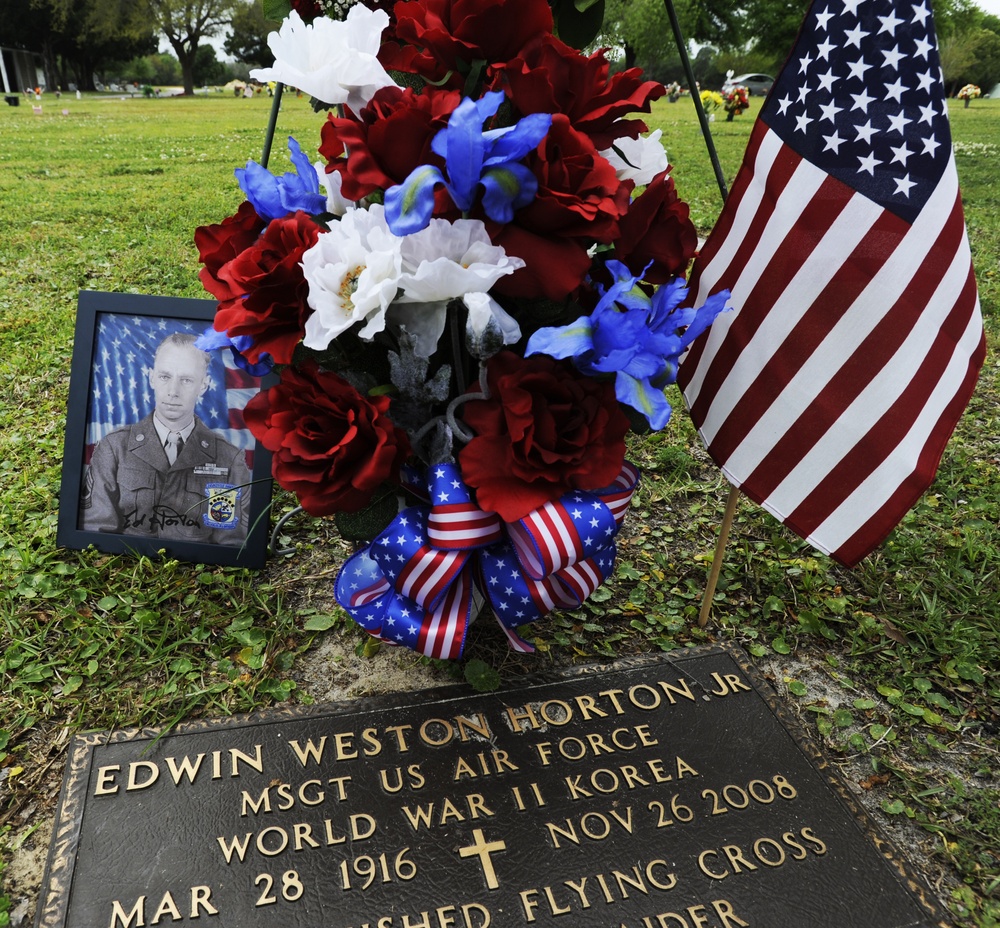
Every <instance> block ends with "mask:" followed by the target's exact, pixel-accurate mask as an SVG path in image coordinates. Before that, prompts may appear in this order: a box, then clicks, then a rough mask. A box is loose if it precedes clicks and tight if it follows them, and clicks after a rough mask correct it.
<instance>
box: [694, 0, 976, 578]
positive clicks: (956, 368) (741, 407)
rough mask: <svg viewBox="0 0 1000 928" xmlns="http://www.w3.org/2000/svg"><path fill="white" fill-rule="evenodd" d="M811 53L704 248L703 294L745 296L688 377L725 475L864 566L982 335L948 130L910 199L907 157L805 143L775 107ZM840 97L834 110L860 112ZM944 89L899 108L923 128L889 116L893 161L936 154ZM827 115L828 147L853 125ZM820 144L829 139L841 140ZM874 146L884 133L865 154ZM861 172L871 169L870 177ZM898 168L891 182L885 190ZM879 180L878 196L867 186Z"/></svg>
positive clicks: (960, 393) (930, 446)
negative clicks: (936, 98) (832, 156)
mask: <svg viewBox="0 0 1000 928" xmlns="http://www.w3.org/2000/svg"><path fill="white" fill-rule="evenodd" d="M853 5H854V6H858V4H853ZM816 6H818V5H814V11H815V9H816ZM895 6H898V7H900V8H903V7H907V8H908V7H911V6H913V5H912V4H908V3H897V4H895ZM810 15H811V16H815V12H813V13H811V14H810ZM822 15H826V20H829V19H832V18H833V17H831V16H829V15H827V14H821V16H822ZM842 15H843V16H845V17H846V15H847V14H846V13H845V14H842ZM892 15H893V16H894V15H895V14H894V13H893V14H892ZM878 19H879V20H880V21H884V20H885V19H886V17H881V16H880V17H878ZM826 20H823V21H822V25H823V27H824V30H826V27H827V25H828V23H827V21H826ZM900 22H902V20H900ZM851 23H852V21H851V20H849V19H848V20H847V24H848V25H849V24H851ZM808 24H809V19H808V18H807V26H808ZM863 24H864V23H863V22H862V23H861V25H863ZM876 25H877V24H876ZM845 28H846V27H845ZM858 28H859V29H860V25H859V26H858ZM832 29H833V26H832V25H830V28H829V30H826V31H830V32H832ZM804 30H805V33H806V35H805V38H806V39H808V38H809V36H808V34H807V33H808V29H806V27H804ZM815 31H817V32H818V31H819V28H818V26H817V27H816V28H815ZM883 31H885V30H883ZM869 32H870V33H871V34H872V35H874V34H875V28H873V27H869ZM900 32H902V30H900ZM864 34H867V33H864ZM931 37H933V36H932V34H931ZM834 38H836V37H834ZM893 38H894V39H896V40H898V39H899V36H898V35H895V36H893ZM802 41H803V39H802V38H800V47H799V48H797V51H798V50H801V45H802ZM898 47H900V43H899V42H898V41H897V48H898ZM828 51H829V49H828ZM876 51H878V49H874V50H872V51H871V52H869V55H874V54H875V52H876ZM883 54H884V53H883ZM802 60H804V59H798V58H797V57H796V53H795V52H793V55H792V58H791V59H790V61H789V64H788V65H787V66H786V72H785V73H783V75H782V77H779V79H778V82H777V83H776V85H775V88H774V90H773V91H772V95H771V96H770V97H769V99H768V103H767V105H766V106H765V110H764V112H763V113H762V118H761V119H760V120H758V122H757V124H756V125H755V127H754V129H753V132H752V135H751V138H750V143H749V146H748V149H747V153H746V155H745V158H744V162H743V166H742V168H741V169H740V172H739V174H738V176H737V178H736V181H735V184H734V187H733V190H732V192H731V194H730V197H729V200H728V202H727V203H726V206H725V208H724V210H723V213H722V216H721V217H720V219H719V222H718V224H717V226H716V228H715V229H714V230H713V232H712V235H711V236H710V238H709V240H708V242H707V243H706V245H705V247H704V249H703V250H702V252H701V254H700V255H699V258H698V261H697V262H696V266H695V270H694V274H693V278H692V292H694V293H696V294H697V296H696V304H695V305H698V304H700V303H701V302H702V301H703V300H704V299H705V298H706V296H708V295H709V294H711V293H716V292H718V291H719V290H721V289H726V288H728V289H729V290H731V291H732V300H731V302H732V304H733V305H734V307H735V308H736V309H735V312H732V313H724V314H722V315H721V316H719V317H718V318H717V319H716V321H715V323H714V324H713V325H712V327H711V328H710V329H709V330H708V332H707V333H705V335H703V336H702V337H701V338H700V339H699V340H698V341H697V342H696V343H695V345H694V346H693V348H692V350H691V352H690V353H689V355H688V356H687V357H686V358H685V359H684V362H683V363H682V365H681V370H680V376H679V378H678V380H679V383H680V384H681V387H682V389H683V391H684V395H685V398H686V399H687V402H688V404H689V406H690V409H691V415H692V418H693V420H694V422H695V425H696V426H697V427H698V429H699V432H700V433H701V435H702V438H703V440H704V442H705V444H706V447H707V448H708V450H709V452H710V453H711V454H712V456H713V458H714V459H715V460H716V462H717V463H718V464H719V465H720V467H721V468H722V469H723V471H724V473H725V474H726V477H727V478H728V479H729V480H730V482H731V483H733V484H734V485H735V486H737V487H739V488H740V489H741V490H742V491H743V492H744V493H745V494H746V495H747V496H749V497H750V498H751V499H753V500H755V501H756V502H758V503H760V504H761V505H762V506H763V507H764V508H765V509H767V510H768V511H769V512H771V513H772V514H773V515H775V516H776V517H777V518H778V519H780V520H781V521H782V522H784V523H785V524H787V525H788V526H789V527H790V528H792V529H793V530H794V531H796V532H797V533H798V534H800V535H801V536H802V537H804V538H806V539H808V540H809V541H810V542H811V543H812V544H814V545H815V546H816V547H817V548H819V549H820V550H821V551H824V552H825V553H828V554H830V555H832V556H833V557H835V558H836V559H837V560H839V561H841V562H842V563H845V564H848V565H853V564H855V563H857V561H859V560H860V559H861V558H862V557H864V556H865V555H866V554H867V553H868V552H870V551H871V550H872V549H873V548H874V547H875V546H877V545H878V544H879V543H880V542H881V541H882V539H884V538H885V536H886V535H887V534H888V533H889V532H890V531H891V530H892V528H893V527H894V526H895V525H896V524H897V523H898V521H899V520H900V519H901V518H902V516H903V515H904V514H905V513H906V511H907V510H908V509H909V508H910V507H911V506H912V505H913V503H914V502H915V501H916V500H917V498H918V497H919V496H920V494H921V493H922V492H923V491H924V490H925V489H926V488H927V486H928V485H929V484H930V482H931V480H932V479H933V476H934V473H935V471H936V469H937V465H938V462H939V459H940V457H941V454H942V452H943V450H944V447H945V444H946V443H947V441H948V438H949V436H950V435H951V432H952V430H953V429H954V426H955V423H956V422H957V420H958V418H959V417H960V415H961V413H962V410H963V409H964V408H965V405H966V403H967V402H968V399H969V397H970V395H971V393H972V390H973V387H974V385H975V381H976V376H977V373H978V370H979V368H980V367H981V365H982V361H983V357H984V354H985V341H984V336H983V328H982V320H981V316H980V312H979V302H978V298H977V295H976V284H975V278H974V276H973V271H972V263H971V256H970V252H969V245H968V241H967V238H966V232H965V221H964V218H963V213H962V203H961V197H960V194H959V189H958V180H957V174H956V171H955V165H954V158H953V156H952V154H951V152H950V145H949V146H948V149H949V150H948V151H947V152H942V153H941V156H940V163H939V164H937V165H934V164H930V163H928V166H927V168H926V171H925V173H926V175H927V177H924V176H921V175H919V174H917V173H916V171H914V173H913V177H917V178H918V179H919V180H920V181H921V182H922V183H923V184H924V186H925V188H926V189H925V190H924V191H923V195H922V196H921V197H920V198H919V205H918V206H916V207H914V205H913V202H911V200H910V198H909V193H910V188H912V187H916V186H917V184H916V183H915V182H912V178H911V174H910V173H906V175H905V179H902V176H901V175H902V171H901V168H900V169H896V172H895V173H896V174H899V175H900V178H899V179H897V178H896V177H895V176H893V175H889V174H880V175H879V176H878V177H876V175H875V174H874V173H871V172H866V170H865V169H863V168H857V167H856V165H857V164H858V162H859V161H862V160H863V159H862V156H861V155H856V154H855V155H852V157H853V158H854V161H853V162H850V161H845V162H844V166H843V167H838V168H836V169H831V167H830V164H829V158H827V157H826V156H825V155H824V157H822V158H820V157H815V158H812V160H810V157H809V156H810V152H809V151H806V152H805V154H801V153H800V151H801V150H802V148H803V147H805V146H804V145H803V144H800V140H799V139H798V138H797V137H796V130H792V129H791V128H790V126H788V125H786V126H783V125H782V122H781V118H782V116H784V114H785V112H786V110H788V104H789V102H790V99H789V98H790V96H791V95H790V94H789V93H786V94H785V99H781V92H782V87H785V88H789V87H791V86H793V85H795V84H796V82H797V84H798V85H802V84H803V83H804V82H805V81H804V78H802V77H801V76H799V74H798V72H797V71H796V63H797V62H798V61H802ZM934 62H935V63H936V56H935V57H934ZM818 63H820V64H821V62H818ZM806 67H807V68H808V65H807V66H806ZM790 69H791V71H792V72H793V73H792V74H791V75H789V76H786V75H787V72H789V70H790ZM833 71H834V68H833V66H832V65H831V68H830V73H833ZM889 76H892V75H891V74H890V75H889ZM783 78H784V79H785V81H784V84H783V83H782V79H783ZM835 79H836V78H835ZM900 80H902V78H900ZM914 84H916V80H914ZM849 86H850V84H849V83H848V87H849ZM887 86H890V85H887ZM892 86H895V85H892ZM856 89H861V88H860V87H858V88H856ZM862 93H865V94H866V93H867V91H866V90H863V89H862ZM799 96H800V102H801V98H802V96H803V95H802V94H800V95H799ZM851 96H852V97H853V98H854V99H855V100H856V99H857V95H854V94H852V95H851ZM820 99H821V100H822V98H820ZM830 99H831V101H833V102H832V103H831V106H833V108H834V112H839V111H840V110H841V109H842V110H845V111H847V112H846V113H845V116H849V115H850V113H849V110H848V106H847V105H843V106H841V107H839V109H838V108H837V106H836V100H837V98H836V97H833V96H831V98H830ZM842 102H843V101H842ZM849 102H850V100H849V99H848V100H847V101H846V103H849ZM918 102H919V101H915V103H914V109H913V115H916V113H918V112H923V111H924V110H926V109H928V108H930V112H931V113H932V115H933V114H934V112H935V111H934V109H933V107H934V104H933V103H930V104H926V105H925V106H924V107H920V106H919V105H918ZM891 106H892V101H890V107H891ZM940 106H941V109H940V111H938V112H937V113H936V121H935V123H934V126H933V128H929V125H930V121H929V120H928V119H924V120H922V122H923V123H924V125H922V126H919V127H910V126H906V123H908V122H910V123H917V120H916V119H912V118H911V119H906V117H905V113H906V112H909V111H907V110H906V108H905V107H901V108H900V110H899V112H900V113H903V114H904V115H903V116H896V117H895V118H896V124H897V125H903V126H905V127H906V128H908V129H909V130H910V131H911V132H915V131H919V133H920V134H919V135H916V136H904V134H903V131H902V129H901V130H900V132H899V133H898V135H896V134H893V133H892V132H890V131H889V130H883V131H884V132H885V134H886V135H887V136H890V138H889V139H888V141H887V143H886V144H887V145H890V146H894V147H891V148H890V149H889V150H890V151H892V152H902V154H899V155H897V157H896V158H894V160H899V159H902V163H903V165H904V166H905V165H906V164H907V161H908V160H909V157H910V156H911V155H913V154H915V152H916V151H918V150H919V149H918V147H917V143H918V142H923V141H924V139H925V138H928V137H929V138H930V139H931V140H932V141H931V145H932V146H934V147H932V148H931V154H934V152H935V148H936V147H940V144H941V143H940V141H938V139H939V138H940V134H941V131H942V128H941V124H942V123H943V124H944V130H943V131H945V132H946V131H947V127H946V117H945V115H944V109H943V106H944V104H943V99H942V101H941V103H940ZM769 108H770V111H769ZM820 109H822V107H820ZM855 109H857V107H855ZM779 110H780V113H779ZM871 110H872V112H871V113H860V112H859V113H854V115H853V117H851V118H852V119H854V120H856V121H857V122H859V123H860V122H861V121H862V119H863V118H864V117H866V116H867V117H868V127H869V128H870V127H871V126H872V125H873V124H878V123H879V118H880V117H881V118H885V119H887V120H888V121H889V123H890V124H891V123H892V122H893V111H892V110H891V109H890V110H888V111H886V112H884V113H880V112H879V111H878V108H877V107H871ZM794 112H795V111H794V109H792V110H791V111H790V112H789V113H788V116H789V117H792V116H794ZM809 112H810V110H809V109H808V105H805V106H803V107H802V108H801V116H800V117H799V122H798V125H799V126H801V125H802V121H801V120H802V119H803V118H806V119H807V122H806V125H808V122H812V121H814V120H812V119H808V117H807V114H808V113H809ZM815 112H817V114H818V110H817V111H815ZM769 115H770V123H772V124H773V125H772V124H769V121H768V120H769ZM900 119H902V120H903V122H902V123H900V122H899V120H900ZM820 121H822V120H820ZM774 125H777V126H778V131H776V130H775V128H774V127H773V126H774ZM883 125H884V124H883ZM855 128H856V127H855ZM822 131H823V130H820V132H822ZM826 131H828V132H830V133H832V135H820V136H818V138H817V145H818V147H817V150H820V147H821V146H822V144H823V140H824V139H825V140H829V139H830V138H834V140H835V143H834V147H835V148H836V149H839V148H840V147H841V143H843V142H844V141H845V140H846V139H847V138H848V137H849V135H848V131H847V130H846V129H844V130H843V131H844V136H845V138H843V139H842V138H840V136H839V133H840V131H842V128H841V126H840V125H839V124H835V123H833V119H832V118H831V120H830V125H828V126H827V127H826ZM935 132H936V133H937V138H935V134H934V133H935ZM802 135H803V141H804V138H805V135H806V133H805V132H803V133H802ZM789 139H791V144H789ZM935 142H937V144H936V145H935V144H934V143H935ZM895 143H899V144H895ZM909 144H912V145H913V147H914V151H909V149H908V148H907V145H909ZM792 145H796V146H797V148H798V149H799V151H797V150H796V148H793V147H792ZM924 145H925V152H926V150H927V143H924ZM822 150H823V151H824V152H827V153H828V151H829V143H828V144H827V146H826V148H823V149H822ZM878 154H882V152H881V150H880V149H878V148H875V147H873V148H872V150H871V151H870V152H867V154H866V155H865V157H868V156H869V155H871V156H874V155H878ZM876 160H877V159H876ZM814 161H818V162H820V163H819V164H817V163H813V162H814ZM882 162H885V163H886V164H888V158H886V157H883V158H882V160H881V161H879V162H878V163H882ZM911 164H915V162H911ZM875 170H876V171H877V170H878V169H877V168H876V169H875ZM852 171H853V172H855V173H857V174H860V175H862V176H861V178H860V180H859V181H858V183H853V182H852V181H853V177H852ZM866 173H871V177H870V178H869V177H867V176H865V174H866ZM928 178H929V179H928ZM845 179H846V180H847V181H848V182H845ZM892 181H895V182H896V184H897V189H896V190H895V191H891V193H890V192H889V188H890V187H891V183H892ZM879 182H880V183H881V184H882V186H881V188H880V189H879V191H878V193H877V195H878V196H879V198H880V200H881V202H878V201H876V200H875V199H873V198H872V190H871V189H870V188H871V186H872V184H873V183H879ZM866 185H867V186H866ZM886 185H888V186H886ZM900 185H901V186H900ZM859 187H860V188H861V189H859ZM904 191H905V193H906V195H907V196H906V201H905V202H903V204H902V206H901V207H899V208H895V204H894V202H893V201H892V199H891V197H892V196H893V195H895V196H896V197H897V199H900V200H901V201H902V200H903V199H904V198H903V197H902V196H900V194H902V193H903V192H904ZM920 192H921V191H919V189H918V191H917V193H920ZM912 199H913V200H917V196H916V194H914V197H913V198H912ZM887 203H888V207H889V208H887V205H886V204H887Z"/></svg>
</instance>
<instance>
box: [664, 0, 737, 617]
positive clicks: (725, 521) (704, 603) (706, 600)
mask: <svg viewBox="0 0 1000 928" xmlns="http://www.w3.org/2000/svg"><path fill="white" fill-rule="evenodd" d="M663 3H664V6H666V8H667V16H668V17H669V19H670V28H671V29H672V30H673V32H674V41H675V42H676V43H677V53H678V54H679V55H680V57H681V64H682V65H683V67H684V73H685V74H686V75H687V81H688V87H689V88H690V89H691V99H692V100H693V101H694V108H695V111H696V112H697V113H698V122H699V123H700V124H701V134H702V137H703V138H704V139H705V147H706V148H707V149H708V157H709V158H710V159H711V161H712V168H713V170H714V171H715V180H716V183H717V184H718V185H719V193H720V194H722V202H723V203H725V202H726V198H727V197H728V196H729V190H728V188H727V186H726V177H725V174H723V172H722V165H721V164H720V162H719V153H718V152H717V151H716V149H715V142H714V140H713V139H712V131H711V129H709V126H708V116H707V115H706V114H705V107H704V106H703V105H702V102H701V94H700V93H698V82H697V81H696V80H695V77H694V68H692V67H691V56H690V55H688V50H687V42H685V41H684V35H683V33H682V32H681V24H680V21H679V20H678V19H677V11H676V10H675V9H674V4H673V0H663ZM739 501H740V490H739V487H734V486H733V485H732V484H730V486H729V498H728V499H727V500H726V511H725V513H724V515H723V516H722V524H721V525H720V526H719V539H718V541H717V542H716V544H715V556H714V557H713V558H712V570H711V571H710V572H709V575H708V583H707V584H706V586H705V595H704V596H703V597H702V600H701V612H700V613H699V615H698V627H699V628H704V627H705V625H706V624H707V623H708V617H709V615H710V613H711V611H712V600H713V599H714V598H715V588H716V586H717V584H718V582H719V574H720V573H721V572H722V560H723V558H724V556H725V553H726V545H727V544H728V543H729V531H730V529H731V528H732V526H733V519H734V518H735V517H736V507H737V505H738V504H739Z"/></svg>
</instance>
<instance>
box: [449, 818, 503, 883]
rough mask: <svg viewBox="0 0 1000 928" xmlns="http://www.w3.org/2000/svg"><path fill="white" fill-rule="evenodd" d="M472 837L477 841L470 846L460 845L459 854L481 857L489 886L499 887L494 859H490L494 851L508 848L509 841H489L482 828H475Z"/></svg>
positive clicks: (480, 860)
mask: <svg viewBox="0 0 1000 928" xmlns="http://www.w3.org/2000/svg"><path fill="white" fill-rule="evenodd" d="M472 837H473V838H475V839H476V843H475V844H470V845H469V846H468V847H460V848H459V849H458V853H459V856H461V857H479V862H480V863H481V864H482V866H483V873H485V874H486V885H487V887H489V888H490V889H499V888H500V882H499V881H498V880H497V873H496V870H494V869H493V861H492V860H491V859H490V854H491V853H492V852H493V851H505V850H507V842H506V841H490V842H488V843H487V841H486V836H485V835H484V834H483V830H482V829H481V828H473V829H472Z"/></svg>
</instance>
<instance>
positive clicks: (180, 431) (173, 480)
mask: <svg viewBox="0 0 1000 928" xmlns="http://www.w3.org/2000/svg"><path fill="white" fill-rule="evenodd" d="M215 308H216V303H215V301H214V300H193V299H181V298H176V297H162V296H136V295H133V294H129V293H96V292H93V291H83V292H81V293H80V298H79V304H78V308H77V317H76V335H75V341H74V345H73V365H72V368H71V372H70V391H69V404H68V410H67V417H66V441H65V452H64V455H63V470H62V486H61V490H60V497H59V526H58V532H57V536H56V540H57V542H58V544H60V545H61V546H63V547H67V548H85V547H87V546H88V545H94V546H95V547H97V548H99V549H100V550H102V551H108V552H112V553H119V552H133V553H136V554H146V555H156V554H157V553H158V552H160V551H163V552H165V554H166V555H167V556H169V557H173V558H177V559H178V560H185V561H193V562H196V563H201V564H228V565H234V566H239V567H261V566H263V564H264V559H265V556H266V553H267V542H268V535H269V518H268V512H269V507H270V502H271V459H270V454H268V452H267V451H266V450H265V449H264V448H262V447H261V446H259V445H258V444H257V442H256V441H255V439H254V437H253V435H252V434H251V433H250V431H249V430H248V429H247V428H246V425H245V424H244V422H243V409H244V407H245V406H246V404H247V402H248V401H249V400H250V398H251V397H252V396H254V395H255V394H256V393H257V392H258V391H259V390H260V389H261V387H262V386H267V381H266V380H264V379H262V378H259V377H253V376H251V375H250V374H248V373H247V372H246V371H244V370H243V369H241V368H240V367H238V366H237V365H236V363H235V361H234V359H233V355H232V352H231V351H229V350H224V351H213V352H204V351H202V350H201V349H199V348H197V347H196V346H195V345H194V341H195V339H196V338H197V337H198V335H200V334H201V333H202V332H203V331H205V329H206V328H208V327H209V326H210V325H211V323H212V318H213V317H214V315H215Z"/></svg>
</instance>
